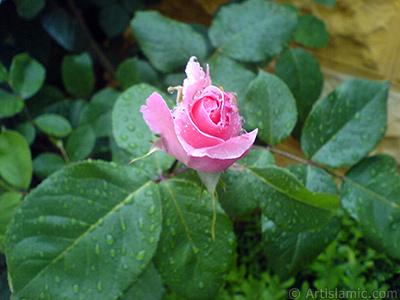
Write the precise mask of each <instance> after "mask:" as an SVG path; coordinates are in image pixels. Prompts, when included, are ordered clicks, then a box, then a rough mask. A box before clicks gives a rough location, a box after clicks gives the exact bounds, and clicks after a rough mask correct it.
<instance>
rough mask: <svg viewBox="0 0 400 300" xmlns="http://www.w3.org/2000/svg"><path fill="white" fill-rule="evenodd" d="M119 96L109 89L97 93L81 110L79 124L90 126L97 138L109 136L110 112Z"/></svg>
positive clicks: (110, 128)
mask: <svg viewBox="0 0 400 300" xmlns="http://www.w3.org/2000/svg"><path fill="white" fill-rule="evenodd" d="M119 95H120V93H119V92H118V91H116V90H114V89H111V88H105V89H103V90H100V91H99V92H97V93H96V94H95V95H93V97H92V99H91V101H90V103H89V105H88V106H87V107H85V108H84V109H83V110H82V114H81V117H80V124H82V125H87V124H90V125H91V126H92V128H93V130H94V132H95V133H96V136H97V137H98V138H99V137H106V136H109V135H110V134H111V132H112V125H111V111H112V108H113V106H114V103H115V101H117V98H118V96H119Z"/></svg>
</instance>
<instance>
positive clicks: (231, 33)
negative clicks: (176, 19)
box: [209, 0, 297, 62]
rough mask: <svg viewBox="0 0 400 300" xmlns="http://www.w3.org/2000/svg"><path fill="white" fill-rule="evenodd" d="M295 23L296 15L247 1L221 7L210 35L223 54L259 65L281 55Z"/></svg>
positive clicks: (258, 1) (259, 0) (274, 5)
mask: <svg viewBox="0 0 400 300" xmlns="http://www.w3.org/2000/svg"><path fill="white" fill-rule="evenodd" d="M296 23H297V16H296V14H294V13H293V12H292V11H290V10H288V9H287V8H286V7H284V6H278V5H276V4H274V3H272V2H267V1H263V0H248V1H244V2H243V3H240V4H236V3H233V4H230V5H228V6H225V7H222V8H221V9H220V10H219V11H218V12H217V14H216V16H215V18H214V20H213V22H212V25H211V27H210V30H209V36H210V39H211V42H212V44H213V45H214V47H216V48H218V50H219V51H220V52H221V53H222V54H224V55H227V56H229V57H232V58H234V59H237V60H239V61H243V62H262V61H265V60H268V59H269V58H270V57H273V56H275V55H278V54H279V53H281V52H282V50H283V49H284V47H286V46H287V44H288V43H289V41H290V39H291V37H292V34H293V31H294V29H295V28H296ZM250 45H251V46H250Z"/></svg>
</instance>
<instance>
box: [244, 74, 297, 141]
mask: <svg viewBox="0 0 400 300" xmlns="http://www.w3.org/2000/svg"><path fill="white" fill-rule="evenodd" d="M244 108H245V118H246V121H247V123H248V125H249V126H250V127H252V128H255V127H258V129H259V130H260V131H259V133H258V137H259V138H260V139H261V140H263V141H264V142H266V143H268V144H270V145H276V144H279V143H280V142H282V141H283V140H284V139H285V138H287V137H288V136H289V134H290V133H291V132H292V130H293V128H294V126H295V125H296V120H297V110H296V102H295V100H294V98H293V95H292V93H291V92H290V90H289V88H288V87H287V86H286V84H285V83H284V82H283V81H282V80H281V79H279V78H278V77H277V76H275V75H272V74H269V73H267V72H265V71H263V70H260V71H259V72H258V75H257V77H256V78H255V79H254V80H253V81H252V82H251V83H250V85H249V88H248V90H247V93H246V97H245V107H244Z"/></svg>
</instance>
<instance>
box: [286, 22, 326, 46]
mask: <svg viewBox="0 0 400 300" xmlns="http://www.w3.org/2000/svg"><path fill="white" fill-rule="evenodd" d="M294 40H295V41H296V42H298V43H300V44H302V45H304V46H307V47H310V48H316V49H318V48H322V47H325V46H326V44H327V43H328V41H329V33H328V32H327V31H326V29H325V24H324V22H322V21H321V20H320V19H318V18H317V17H315V16H313V15H303V16H300V17H299V23H298V26H297V29H296V31H295V33H294Z"/></svg>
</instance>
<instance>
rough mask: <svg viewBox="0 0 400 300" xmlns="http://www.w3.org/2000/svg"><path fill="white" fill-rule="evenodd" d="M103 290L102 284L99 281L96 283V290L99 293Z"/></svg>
mask: <svg viewBox="0 0 400 300" xmlns="http://www.w3.org/2000/svg"><path fill="white" fill-rule="evenodd" d="M102 289H103V284H102V283H101V281H99V282H98V283H97V290H98V291H99V292H100V291H101V290H102Z"/></svg>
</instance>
